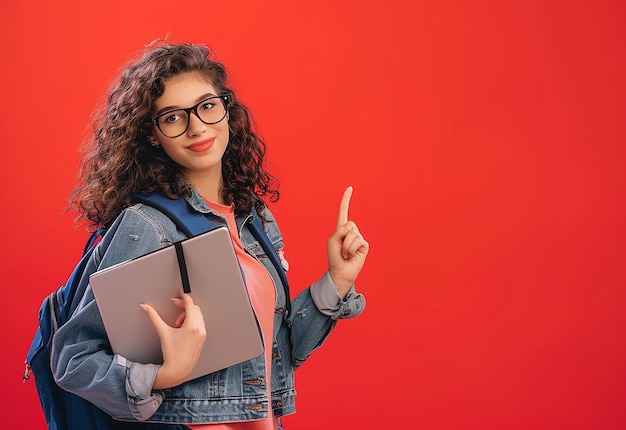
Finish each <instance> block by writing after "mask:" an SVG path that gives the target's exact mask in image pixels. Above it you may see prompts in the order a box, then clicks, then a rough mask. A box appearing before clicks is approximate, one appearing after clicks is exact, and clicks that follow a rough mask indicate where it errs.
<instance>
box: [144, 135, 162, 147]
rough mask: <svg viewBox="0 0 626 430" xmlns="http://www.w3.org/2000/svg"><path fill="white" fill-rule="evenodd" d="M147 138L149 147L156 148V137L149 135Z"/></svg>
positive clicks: (157, 144) (157, 142)
mask: <svg viewBox="0 0 626 430" xmlns="http://www.w3.org/2000/svg"><path fill="white" fill-rule="evenodd" d="M146 137H147V138H148V142H150V145H152V146H154V147H155V148H156V147H158V146H159V145H160V144H159V141H158V140H157V138H156V137H154V135H153V134H149V135H148V136H146Z"/></svg>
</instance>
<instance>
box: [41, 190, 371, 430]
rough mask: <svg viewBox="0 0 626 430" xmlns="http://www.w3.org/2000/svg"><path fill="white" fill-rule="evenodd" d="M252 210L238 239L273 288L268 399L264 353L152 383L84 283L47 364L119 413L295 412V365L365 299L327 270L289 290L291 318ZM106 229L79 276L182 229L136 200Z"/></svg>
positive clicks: (277, 236) (166, 417)
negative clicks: (118, 344) (114, 339)
mask: <svg viewBox="0 0 626 430" xmlns="http://www.w3.org/2000/svg"><path fill="white" fill-rule="evenodd" d="M187 200H188V202H189V203H190V205H191V206H192V207H193V208H194V209H195V210H196V211H198V212H201V213H203V214H205V215H206V216H207V217H210V218H211V219H212V220H215V221H218V222H221V223H223V224H224V225H225V224H226V221H225V220H224V219H223V218H221V217H220V216H219V215H217V214H216V213H214V212H212V211H211V210H210V208H209V207H208V205H207V204H206V202H205V201H204V200H203V199H202V197H201V196H199V195H198V194H197V193H195V191H194V193H193V195H192V196H191V197H189V198H188V199H187ZM263 215H264V217H265V218H266V220H267V222H266V223H265V226H264V228H265V230H266V232H267V234H268V236H269V238H270V240H271V242H272V244H273V245H274V247H275V248H276V250H281V249H282V248H283V247H284V245H283V239H282V236H281V233H280V230H279V229H278V226H277V224H276V222H275V220H274V217H273V215H272V214H271V212H270V211H269V210H267V209H266V210H265V212H264V213H263ZM251 217H252V215H251V214H238V215H237V217H236V222H237V227H238V230H239V235H240V238H241V241H242V243H243V245H244V247H245V249H246V251H247V252H248V253H250V254H251V255H252V256H254V257H255V258H256V259H257V260H258V261H259V262H261V264H263V266H264V267H265V268H266V269H267V271H268V272H269V274H270V275H271V277H272V279H273V281H274V285H275V289H276V305H275V317H274V333H273V341H272V345H271V348H272V357H273V358H272V370H271V392H272V396H271V405H270V404H268V403H269V399H268V397H267V389H266V382H267V381H266V377H265V376H266V369H265V362H264V358H263V356H261V357H258V358H255V359H252V360H249V361H246V362H244V363H241V364H238V365H235V366H232V367H229V368H226V369H224V370H221V371H218V372H215V373H211V374H209V375H206V376H204V377H201V378H197V379H194V380H192V381H189V382H186V383H184V384H182V385H179V386H177V387H173V388H170V389H166V390H157V391H153V390H152V385H153V382H154V379H155V377H156V373H157V371H158V368H159V365H158V364H145V363H134V362H130V361H129V360H126V359H125V358H124V357H121V356H119V355H115V354H113V353H112V351H111V349H110V345H109V342H108V339H107V336H106V332H105V329H104V325H103V323H102V320H101V317H100V313H99V312H98V307H97V305H96V303H95V300H94V297H93V293H92V292H91V289H90V288H89V287H87V289H86V293H85V295H84V297H83V298H82V300H81V302H80V304H79V305H78V307H77V308H76V310H75V312H74V314H73V316H72V318H71V319H70V320H69V321H68V322H67V323H66V324H65V325H63V326H62V327H61V328H60V329H59V331H58V332H57V334H56V335H55V337H54V339H53V347H52V357H51V367H52V371H53V374H54V377H55V379H56V381H57V383H58V384H59V385H60V386H61V387H62V388H63V389H65V390H67V391H70V392H72V393H75V394H77V395H79V396H81V397H83V398H85V399H86V400H88V401H90V402H91V403H93V404H94V405H96V406H98V407H99V408H101V409H102V410H104V411H105V412H107V413H108V414H110V415H111V416H113V417H114V418H116V419H119V420H123V421H145V422H151V423H155V424H156V423H173V424H185V423H187V424H199V423H217V422H233V421H247V420H255V419H262V418H266V417H267V416H268V414H269V413H270V411H273V413H274V415H275V416H277V417H280V416H284V415H288V414H291V413H294V412H295V397H296V391H295V387H294V371H295V369H296V368H297V367H298V366H300V365H301V364H302V363H303V362H304V361H305V360H306V359H307V358H308V357H309V356H310V354H311V353H312V352H313V351H314V350H315V349H317V348H319V347H320V346H321V345H322V343H323V342H324V341H325V339H326V337H327V336H328V335H329V334H330V332H331V331H332V329H333V327H334V326H335V324H336V321H337V319H341V318H349V317H354V316H356V315H358V314H359V313H361V312H362V311H363V309H364V307H365V300H364V298H363V296H362V295H360V294H357V293H356V291H355V290H354V286H353V287H352V289H351V290H350V292H349V293H348V295H347V296H346V298H345V299H344V300H341V298H339V296H338V295H337V293H336V288H335V286H334V284H333V282H332V280H331V278H330V276H329V274H328V272H326V273H325V274H324V275H323V276H322V277H321V278H320V279H319V280H318V281H317V282H315V283H313V284H312V285H311V286H309V287H308V288H305V289H304V290H303V291H302V292H301V293H300V294H298V295H297V296H296V297H295V298H293V300H292V315H291V317H290V325H291V327H290V328H289V327H288V325H287V323H286V322H285V320H284V318H283V313H284V309H285V294H284V290H283V288H282V285H281V281H280V278H279V276H278V274H277V272H276V269H275V267H274V266H273V265H272V263H271V262H270V260H269V258H267V256H266V255H265V253H264V251H263V248H262V247H261V246H260V244H259V243H258V242H257V241H256V240H255V239H254V237H253V236H252V234H251V233H250V232H249V231H248V229H247V228H245V224H246V223H247V222H249V221H250V220H251ZM107 234H109V235H113V237H112V238H111V243H110V245H109V246H108V248H107V250H106V252H104V253H102V252H100V251H101V250H100V249H99V248H96V250H95V252H94V253H93V255H92V258H91V260H90V261H89V264H88V267H87V269H86V270H85V274H84V276H83V279H81V283H83V284H84V283H88V281H89V279H88V278H89V274H91V273H93V272H94V271H97V270H101V269H104V268H106V267H109V266H112V265H114V264H117V263H120V262H122V261H126V260H129V259H131V258H135V257H138V256H141V255H144V254H147V253H149V252H152V251H154V250H157V249H160V248H163V247H165V246H169V245H171V244H172V243H174V242H176V241H179V240H182V239H184V238H185V235H184V234H183V233H182V232H181V231H180V230H177V228H176V226H175V225H174V223H173V222H172V221H171V220H170V219H169V218H168V217H167V216H165V215H164V214H163V213H161V212H160V211H158V210H157V209H155V208H153V207H149V206H145V205H142V204H137V205H134V206H131V207H129V208H127V209H125V210H124V211H123V212H122V213H121V214H120V216H119V217H118V218H117V219H116V221H115V222H114V223H113V226H112V227H111V228H110V229H109V231H108V232H107ZM322 245H323V244H322ZM320 309H321V310H320ZM155 428H156V427H155Z"/></svg>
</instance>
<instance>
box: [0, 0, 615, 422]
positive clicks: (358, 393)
mask: <svg viewBox="0 0 626 430" xmlns="http://www.w3.org/2000/svg"><path fill="white" fill-rule="evenodd" d="M60 3H64V4H60ZM2 9H3V13H2V16H3V18H0V20H1V21H2V27H1V28H2V30H0V31H1V32H2V37H1V38H0V52H2V57H3V60H2V71H1V74H2V75H1V78H2V79H0V94H1V95H2V102H1V103H0V118H2V121H0V136H1V137H0V140H1V142H2V150H1V154H2V159H3V161H2V169H0V175H2V177H1V184H2V185H1V187H0V193H1V195H0V196H1V202H2V203H1V204H2V211H1V215H0V216H1V221H2V222H1V223H0V225H1V226H2V227H1V228H2V239H1V241H0V243H1V245H0V246H1V252H2V255H1V259H0V270H1V273H2V286H3V294H4V297H3V299H2V303H3V312H1V313H0V325H1V326H2V335H1V336H2V342H1V348H2V353H1V354H0V360H1V361H0V367H1V368H2V369H3V373H2V376H0V378H1V379H0V381H1V382H2V384H1V385H2V390H0V396H1V397H0V409H1V411H2V418H1V420H2V422H3V424H2V427H3V428H11V429H41V428H44V423H43V417H42V414H41V412H40V410H39V405H38V401H37V398H36V395H35V387H34V384H33V383H32V381H30V382H29V383H27V384H24V385H23V384H22V383H21V372H22V369H23V364H22V363H23V359H24V355H25V353H26V350H27V348H28V345H29V343H30V339H31V336H32V333H33V331H34V329H35V326H36V311H37V309H38V307H39V303H40V302H41V300H42V298H43V296H44V295H45V294H47V293H48V292H49V291H51V290H52V289H53V288H54V287H56V286H57V285H58V284H60V283H61V282H63V281H64V280H65V279H66V277H67V275H68V274H69V271H70V269H71V268H72V266H73V264H74V262H75V261H76V260H77V258H78V254H79V252H80V249H81V247H82V244H83V242H84V240H85V237H86V235H85V232H84V230H80V229H75V228H74V227H73V216H72V214H69V215H65V216H60V213H61V211H62V210H63V208H64V202H65V200H66V198H67V197H68V196H69V194H70V192H71V190H72V185H73V182H74V177H75V172H76V170H77V166H78V157H77V146H78V144H79V142H80V140H81V137H82V136H83V134H84V133H85V132H86V130H87V129H88V126H89V119H90V113H91V111H92V109H93V108H94V106H95V105H96V103H97V102H98V100H99V99H100V97H101V96H102V95H103V94H104V92H105V90H106V88H107V86H108V84H109V82H111V80H112V79H114V78H115V76H116V72H117V71H118V70H119V68H120V66H121V65H122V64H123V63H124V62H125V61H126V60H127V59H128V58H129V57H130V56H132V55H133V54H134V53H135V52H136V51H137V50H139V49H141V48H142V47H143V46H144V45H145V44H147V43H149V42H150V41H152V40H154V39H157V38H161V37H164V36H166V35H167V34H169V35H170V38H171V39H172V40H173V41H191V42H205V43H207V44H208V45H209V46H211V47H212V48H213V49H214V50H215V52H216V53H217V56H218V57H219V58H220V59H221V60H222V61H223V62H224V63H225V64H226V65H227V67H228V68H229V69H230V71H231V78H232V85H233V87H234V88H235V90H236V91H238V94H239V96H240V98H241V99H243V100H244V101H245V102H246V103H247V104H248V105H249V106H250V108H251V109H252V111H253V112H254V114H255V117H256V120H257V122H258V124H259V130H260V132H261V134H262V135H263V136H264V137H265V138H266V140H267V142H268V145H269V153H268V158H269V160H270V161H271V162H272V163H273V165H274V167H273V171H274V172H275V173H276V174H277V175H278V176H279V178H280V180H281V181H282V195H283V199H282V200H281V201H280V202H279V203H278V204H275V205H273V210H274V212H275V213H276V215H277V217H278V219H279V221H280V222H281V227H282V230H283V233H284V236H285V239H286V241H287V257H288V258H289V260H290V263H291V266H292V270H291V271H290V280H291V283H292V284H293V288H294V289H295V290H298V291H299V290H300V289H302V288H303V287H305V286H306V285H307V282H309V281H312V280H314V279H316V277H318V276H319V275H320V274H321V273H322V271H323V270H324V267H325V250H324V247H325V240H326V237H327V236H328V235H330V233H331V232H332V229H333V227H334V221H335V216H336V211H337V207H338V202H339V199H340V196H341V193H342V191H343V188H344V187H345V186H347V185H350V184H352V185H354V187H355V194H354V197H353V202H352V206H351V212H350V214H351V218H353V219H354V220H356V221H357V222H358V223H359V225H360V227H361V230H362V231H363V232H364V234H365V235H366V237H367V239H368V240H369V241H370V243H371V254H370V257H369V259H368V262H367V265H366V267H365V269H364V271H363V272H362V274H361V277H360V279H359V282H358V287H359V289H360V290H361V291H362V292H363V293H365V294H366V296H367V299H368V308H367V311H366V312H365V313H364V314H363V315H362V316H361V317H359V318H358V319H355V320H348V321H345V322H343V323H342V324H341V325H340V326H339V327H338V328H337V330H336V332H335V333H334V334H333V336H332V337H331V338H330V339H329V341H328V342H327V343H326V344H325V345H324V348H322V349H321V350H319V351H317V352H316V354H314V356H313V357H312V358H311V360H310V361H309V362H307V363H306V364H305V366H304V367H303V368H302V369H301V370H300V371H299V372H298V374H297V382H298V388H299V397H298V403H297V407H298V413H297V414H296V415H294V416H292V417H289V418H287V419H286V420H285V422H286V425H287V429H320V428H329V429H339V428H343V429H358V428H366V427H367V428H390V429H409V428H421V429H437V430H443V429H555V428H567V429H622V428H626V408H625V407H624V404H625V401H626V394H624V393H625V391H624V386H625V383H626V366H624V361H625V359H626V341H625V340H624V329H625V326H626V313H625V312H624V311H623V307H624V305H625V304H626V300H625V299H626V289H625V288H624V286H625V284H626V269H625V268H624V266H623V263H624V243H625V239H626V237H625V236H626V229H625V228H624V225H623V219H624V215H625V212H626V211H625V208H626V206H625V196H624V191H623V184H624V179H623V176H624V175H623V173H622V165H623V164H624V156H625V155H626V150H625V147H624V146H625V144H626V128H625V125H624V115H625V113H626V110H625V101H626V97H625V94H626V92H625V83H624V76H625V75H626V70H625V69H626V60H625V57H624V52H626V51H625V44H626V43H625V42H626V30H625V29H626V26H625V25H624V22H625V18H626V7H625V6H624V3H623V2H621V1H610V0H594V1H592V0H589V1H556V0H555V1H541V0H526V1H523V0H505V1H502V0H485V1H478V0H476V1H463V0H458V1H454V0H441V1H421V0H405V1H401V0H389V1H386V2H376V3H375V2H369V3H368V2H363V1H345V0H344V1H335V0H320V1H316V2H284V3H283V2H278V1H264V2H261V1H258V2H257V1H239V2H209V1H187V2H169V1H168V2H165V1H160V0H158V1H152V2H145V1H137V2H134V1H119V0H116V1H107V2H74V4H70V2H34V1H32V0H28V1H22V2H10V3H9V4H8V5H4V6H2Z"/></svg>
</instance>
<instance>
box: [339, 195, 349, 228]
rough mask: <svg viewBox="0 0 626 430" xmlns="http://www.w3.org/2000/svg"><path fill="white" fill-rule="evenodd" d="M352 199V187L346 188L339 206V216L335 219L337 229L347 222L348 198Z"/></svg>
mask: <svg viewBox="0 0 626 430" xmlns="http://www.w3.org/2000/svg"><path fill="white" fill-rule="evenodd" d="M351 197H352V187H348V188H346V190H345V191H344V192H343V197H342V198H341V203H340V204H339V216H338V217H337V227H341V226H343V225H345V224H346V223H347V222H348V209H349V208H350V198H351Z"/></svg>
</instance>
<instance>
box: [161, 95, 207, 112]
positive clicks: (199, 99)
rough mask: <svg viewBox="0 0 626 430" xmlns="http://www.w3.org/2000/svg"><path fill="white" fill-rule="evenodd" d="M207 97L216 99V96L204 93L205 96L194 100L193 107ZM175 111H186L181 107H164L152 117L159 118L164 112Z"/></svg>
mask: <svg viewBox="0 0 626 430" xmlns="http://www.w3.org/2000/svg"><path fill="white" fill-rule="evenodd" d="M209 97H217V94H213V93H206V94H203V95H201V96H200V97H198V98H197V99H196V101H195V102H194V105H195V104H196V103H200V102H201V101H203V100H206V99H208V98H209ZM176 109H187V108H182V107H180V106H165V107H163V108H161V109H159V110H158V111H157V112H156V113H155V114H154V116H159V115H161V114H162V113H164V112H168V111H171V110H176Z"/></svg>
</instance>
